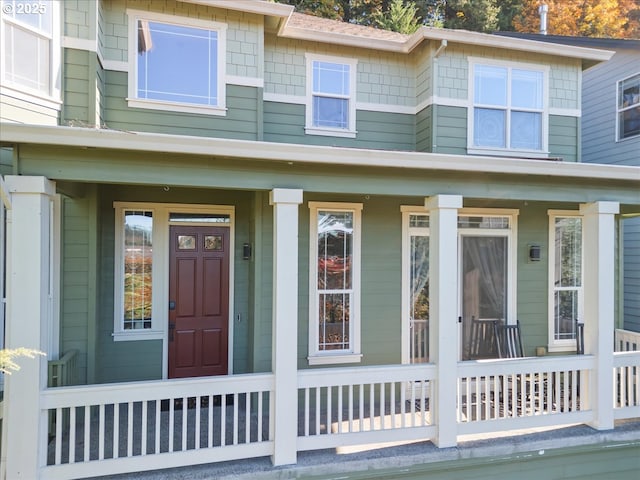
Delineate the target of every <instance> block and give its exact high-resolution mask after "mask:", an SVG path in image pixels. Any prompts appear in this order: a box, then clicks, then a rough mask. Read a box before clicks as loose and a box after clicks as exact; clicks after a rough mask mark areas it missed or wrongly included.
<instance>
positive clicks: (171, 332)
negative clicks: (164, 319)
mask: <svg viewBox="0 0 640 480" xmlns="http://www.w3.org/2000/svg"><path fill="white" fill-rule="evenodd" d="M175 329H176V324H175V323H172V322H169V341H170V342H173V331H174V330H175Z"/></svg>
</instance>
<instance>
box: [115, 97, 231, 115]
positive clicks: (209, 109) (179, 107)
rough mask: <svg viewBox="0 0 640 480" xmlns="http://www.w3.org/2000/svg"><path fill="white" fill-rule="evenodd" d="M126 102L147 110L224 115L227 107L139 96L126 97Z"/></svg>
mask: <svg viewBox="0 0 640 480" xmlns="http://www.w3.org/2000/svg"><path fill="white" fill-rule="evenodd" d="M127 104H128V105H129V107H132V108H145V109H148V110H162V111H165V112H182V113H197V114H200V115H217V116H225V115H226V114H227V109H226V108H224V107H213V106H205V105H187V104H184V103H173V102H161V101H158V100H144V99H140V98H127Z"/></svg>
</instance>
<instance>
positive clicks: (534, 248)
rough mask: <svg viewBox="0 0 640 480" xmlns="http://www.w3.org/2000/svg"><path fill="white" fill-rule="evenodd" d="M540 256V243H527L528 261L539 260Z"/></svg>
mask: <svg viewBox="0 0 640 480" xmlns="http://www.w3.org/2000/svg"><path fill="white" fill-rule="evenodd" d="M541 257H542V247H541V246H540V245H529V261H530V262H539V261H540V259H541Z"/></svg>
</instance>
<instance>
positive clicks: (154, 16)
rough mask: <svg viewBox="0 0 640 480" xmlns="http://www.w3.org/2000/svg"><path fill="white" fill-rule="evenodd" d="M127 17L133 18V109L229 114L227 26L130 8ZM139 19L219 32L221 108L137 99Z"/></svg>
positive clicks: (130, 45)
mask: <svg viewBox="0 0 640 480" xmlns="http://www.w3.org/2000/svg"><path fill="white" fill-rule="evenodd" d="M127 16H128V17H129V32H128V35H129V41H128V49H129V57H128V58H129V62H128V72H129V76H128V83H129V87H128V97H127V104H128V105H129V107H133V108H145V109H149V110H163V111H172V112H183V113H198V114H205V115H219V116H224V115H226V113H227V108H226V64H227V59H226V45H227V41H226V37H227V25H226V24H224V23H220V22H213V21H208V20H200V19H196V18H190V17H177V16H174V15H166V14H162V13H155V12H147V11H141V10H133V9H127ZM138 20H149V21H152V22H161V23H170V24H173V25H180V26H184V27H194V28H203V29H205V30H211V31H216V32H217V33H218V40H217V47H218V52H217V59H218V82H217V85H218V91H217V96H218V105H217V106H216V107H213V106H205V105H195V104H189V103H181V102H168V101H162V100H153V99H146V98H145V99H143V98H138V97H137V85H138V55H137V51H138V47H137V41H138V34H137V24H138Z"/></svg>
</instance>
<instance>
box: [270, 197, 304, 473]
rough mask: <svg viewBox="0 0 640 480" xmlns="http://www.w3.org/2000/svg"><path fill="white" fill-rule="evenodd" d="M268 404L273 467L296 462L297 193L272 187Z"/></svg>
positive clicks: (298, 202)
mask: <svg viewBox="0 0 640 480" xmlns="http://www.w3.org/2000/svg"><path fill="white" fill-rule="evenodd" d="M269 203H270V204H271V205H273V343H272V350H273V353H272V370H273V374H274V377H275V391H274V395H273V400H272V402H271V419H272V422H273V423H272V425H273V433H274V452H273V456H272V457H271V461H272V463H273V464H274V465H276V466H277V465H289V464H292V463H296V459H297V448H296V444H297V436H298V349H297V345H298V206H299V205H300V204H301V203H302V190H294V189H284V188H274V189H273V190H272V191H271V192H270V195H269Z"/></svg>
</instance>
